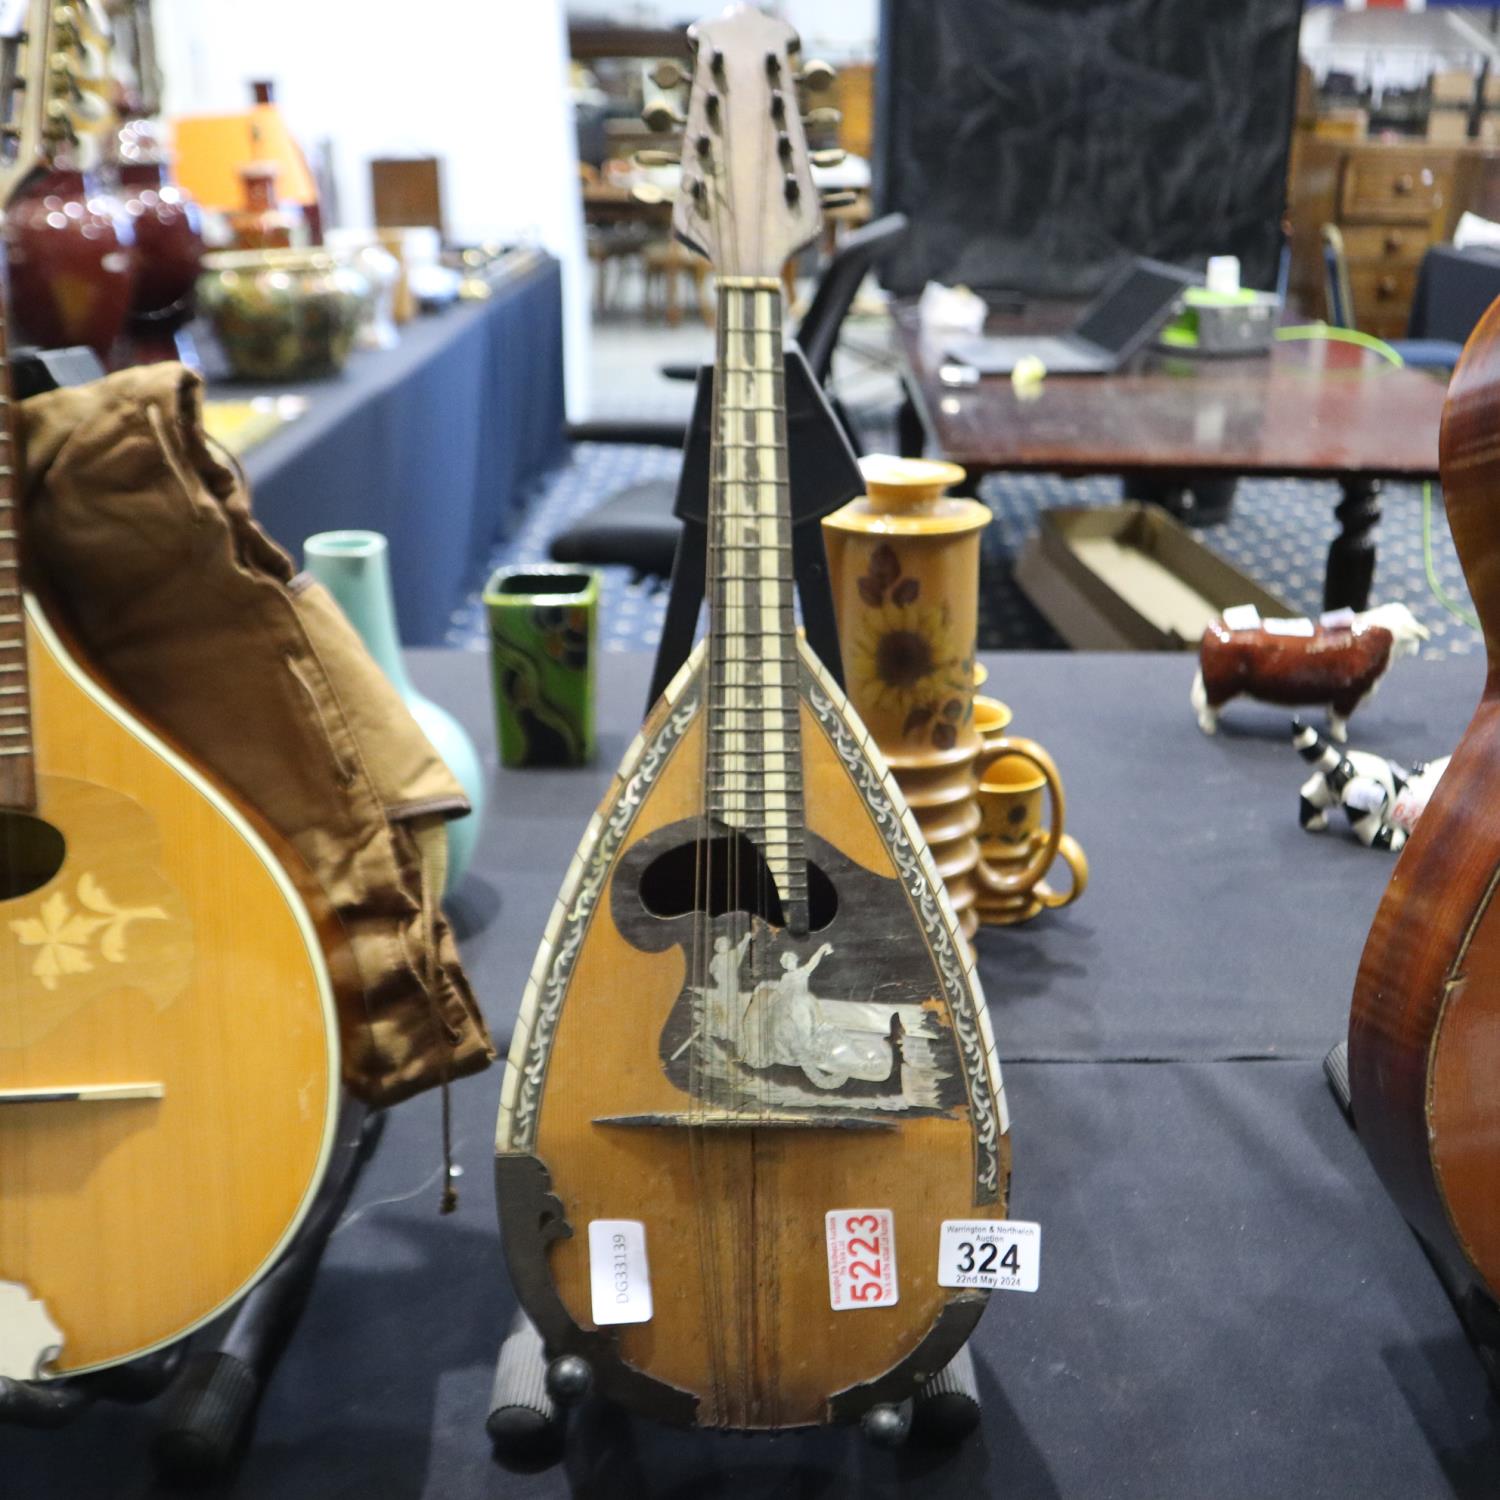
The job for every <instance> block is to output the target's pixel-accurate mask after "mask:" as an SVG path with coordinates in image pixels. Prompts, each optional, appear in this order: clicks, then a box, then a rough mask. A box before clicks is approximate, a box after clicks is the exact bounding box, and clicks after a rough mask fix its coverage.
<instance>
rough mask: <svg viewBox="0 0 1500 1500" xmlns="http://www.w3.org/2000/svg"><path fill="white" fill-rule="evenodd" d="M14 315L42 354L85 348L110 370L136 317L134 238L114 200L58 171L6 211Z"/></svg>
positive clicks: (71, 172)
mask: <svg viewBox="0 0 1500 1500" xmlns="http://www.w3.org/2000/svg"><path fill="white" fill-rule="evenodd" d="M5 239H6V243H7V245H8V247H9V250H10V288H11V308H12V313H13V316H14V318H15V321H16V325H17V329H18V331H19V333H20V335H21V337H22V338H23V339H26V340H28V341H30V342H31V343H34V344H37V345H38V346H40V347H41V348H43V349H64V348H67V347H69V346H70V345H73V344H87V345H88V346H89V347H90V348H91V349H93V350H94V352H95V353H96V354H98V356H99V358H100V359H102V360H104V361H105V363H108V362H109V353H110V349H111V348H112V347H113V345H114V342H115V340H116V339H117V338H118V337H119V335H120V330H121V329H122V328H123V327H124V324H125V318H126V315H127V314H128V313H129V311H130V296H131V284H132V281H133V279H134V269H135V266H134V245H135V234H134V231H133V230H132V229H131V226H130V221H129V219H128V218H126V216H125V215H124V214H123V213H122V212H121V211H120V207H119V203H118V201H117V200H116V199H114V198H111V197H109V196H108V195H107V194H105V193H102V192H100V191H99V190H98V189H97V187H96V186H95V185H94V184H93V183H91V182H90V181H89V180H88V179H86V178H85V176H84V174H83V173H82V172H78V171H74V170H72V169H71V168H62V167H59V168H54V169H53V170H52V171H50V172H48V173H46V174H45V175H44V176H43V177H41V178H39V179H38V180H37V182H36V183H35V184H34V185H33V186H31V187H29V188H27V189H25V190H24V191H23V192H22V193H20V194H19V195H18V196H17V197H16V198H14V199H12V201H11V204H10V207H9V208H8V209H7V210H6V212H5Z"/></svg>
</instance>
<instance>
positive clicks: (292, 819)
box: [20, 364, 494, 1105]
mask: <svg viewBox="0 0 1500 1500" xmlns="http://www.w3.org/2000/svg"><path fill="white" fill-rule="evenodd" d="M20 414H21V419H22V420H21V424H20V425H21V434H22V443H23V446H24V470H23V472H24V474H25V484H24V499H25V506H26V521H25V524H26V549H27V559H28V566H29V567H30V568H31V569H32V570H33V573H34V574H35V575H36V577H37V578H38V580H39V581H40V582H41V583H42V585H43V586H44V587H45V588H46V590H47V591H48V593H49V596H50V597H52V598H53V599H54V600H55V601H57V602H58V603H59V604H60V605H61V606H62V608H63V610H64V613H65V617H66V621H67V623H68V624H69V625H70V626H71V628H72V630H73V632H74V633H75V634H76V636H77V638H78V640H79V643H80V645H81V646H82V647H83V649H84V650H85V652H86V654H87V656H88V658H89V660H90V662H91V663H92V665H93V666H95V667H96V668H97V670H98V671H100V672H101V673H102V674H103V676H104V677H105V678H106V680H108V681H109V682H111V683H112V684H114V686H115V687H116V688H117V689H118V690H119V692H120V694H121V696H122V697H123V698H124V699H125V700H126V701H127V702H128V703H129V704H131V705H132V706H133V707H134V708H136V709H137V710H138V711H139V712H140V713H141V715H142V716H143V717H144V718H146V719H147V720H148V721H150V722H151V723H153V724H155V725H157V726H159V727H160V728H161V729H162V730H163V731H164V732H165V733H166V734H168V735H170V736H171V737H172V738H173V739H175V740H176V741H177V742H178V743H179V744H180V745H181V746H182V747H183V748H184V749H185V750H187V751H188V752H189V753H190V754H191V755H193V756H194V757H195V758H196V759H198V760H199V761H201V762H202V764H203V765H204V766H206V767H207V768H209V770H210V771H211V772H212V773H213V774H214V775H216V776H217V777H218V778H219V779H220V780H221V781H222V782H224V783H225V784H226V785H227V786H228V787H229V788H230V789H231V790H232V791H234V792H236V793H238V795H239V796H240V797H241V798H242V799H243V800H244V801H245V802H247V803H248V804H249V805H250V806H251V807H252V808H254V809H255V810H256V811H258V812H259V813H260V814H261V815H262V816H263V817H264V818H265V819H266V820H267V821H268V822H269V823H270V824H271V826H272V827H273V828H275V829H276V830H277V831H279V832H280V833H281V834H282V835H283V836H284V837H285V838H286V839H287V840H288V841H289V842H290V843H291V844H292V845H293V846H294V847H295V848H296V850H297V852H298V853H299V854H300V855H301V856H302V858H303V859H304V860H305V861H306V863H307V865H308V866H309V868H310V869H311V870H312V872H313V874H314V876H315V877H316V878H317V879H318V880H319V881H320V882H321V884H322V886H323V888H324V890H325V891H326V892H327V894H328V897H329V899H330V901H331V902H332V904H333V907H334V910H335V911H336V912H337V914H338V916H339V918H340V920H341V922H342V924H343V927H344V931H345V933H346V935H347V937H348V939H349V942H350V945H351V947H352V949H353V952H354V958H355V962H356V964H357V966H358V969H359V975H360V980H361V985H362V989H363V997H362V1000H363V1003H362V1006H361V1008H359V1009H358V1010H351V1013H348V1014H344V1015H342V1016H341V1017H340V1033H341V1043H342V1052H343V1070H344V1081H345V1083H346V1084H347V1085H348V1087H349V1089H350V1090H351V1091H352V1092H353V1093H354V1094H356V1095H357V1096H358V1097H359V1098H361V1099H363V1100H365V1101H366V1102H367V1103H370V1104H373V1105H387V1104H393V1103H395V1102H396V1101H398V1100H400V1099H404V1098H407V1097H408V1096H410V1095H412V1094H415V1093H418V1092H419V1091H421V1090H422V1089H426V1088H430V1087H432V1086H434V1085H436V1084H439V1083H442V1082H444V1081H445V1080H446V1079H450V1078H456V1077H459V1076H460V1075H462V1074H466V1073H471V1072H475V1071H477V1070H478V1069H480V1068H483V1067H484V1066H486V1064H487V1063H488V1062H489V1061H490V1060H491V1059H492V1058H493V1057H494V1048H493V1046H492V1044H491V1042H490V1038H489V1035H488V1032H487V1031H486V1029H485V1025H484V1021H483V1019H482V1017H481V1016H480V1014H479V1009H478V1007H477V1005H476V1004H475V1001H474V996H473V993H472V991H471V990H470V988H469V983H468V980H467V978H466V977H465V975H464V972H463V968H462V966H461V965H460V963H459V958H458V952H457V949H456V947H455V945H454V941H453V936H452V933H451V932H450V930H449V927H448V923H447V921H446V919H445V918H444V917H443V914H442V911H441V909H440V908H439V906H438V901H437V898H438V896H439V895H440V894H441V890H442V879H443V869H444V856H445V853H446V849H445V840H444V837H443V831H442V825H443V822H444V820H445V819H447V818H449V817H453V816H456V815H457V814H459V813H461V812H464V811H467V808H468V803H467V801H466V800H465V798H464V793H463V790H462V788H461V787H460V786H459V784H458V782H457V781H455V780H454V778H453V775H452V773H451V772H450V771H449V770H448V768H447V766H446V765H444V764H443V762H442V760H441V759H440V758H439V757H438V755H437V752H436V751H434V750H433V748H432V746H431V744H430V743H429V742H428V740H427V738H426V737H425V736H424V735H423V733H422V731H421V730H420V729H419V728H418V727H417V724H416V721H415V720H414V719H413V718H412V716H411V714H410V713H409V712H408V711H407V709H406V705H405V704H404V703H403V702H402V701H401V698H400V696H399V694H397V692H396V690H395V689H394V688H393V687H392V686H391V684H390V682H389V680H388V679H387V678H386V676H385V674H384V673H383V672H382V671H381V670H380V668H379V667H378V666H377V665H376V664H375V662H374V661H373V660H371V658H370V656H369V653H368V652H367V651H366V650H365V648H364V644H363V642H362V641H361V640H360V639H359V637H358V635H357V634H356V633H355V631H354V629H353V627H352V626H351V625H350V624H349V623H348V621H347V620H346V619H345V618H344V616H343V614H342V612H341V611H340V610H339V608H338V606H337V604H335V603H334V601H333V599H332V597H331V596H330V595H329V594H328V593H327V591H326V590H324V589H323V588H322V587H321V585H319V584H317V583H316V582H314V581H313V580H312V579H310V578H308V577H306V576H301V577H294V576H293V572H294V570H293V567H292V563H291V559H290V558H289V557H288V556H287V555H286V553H285V552H283V551H282V550H281V548H279V547H278V546H277V545H276V544H275V543H274V542H272V541H271V540H270V538H268V537H267V536H266V534H265V533H264V532H263V531H262V530H261V529H260V528H259V527H258V526H257V525H256V524H255V522H254V520H253V519H252V518H251V514H250V497H249V494H248V492H247V490H246V488H245V485H244V483H243V482H242V480H241V478H240V476H239V475H238V474H236V472H235V471H234V470H233V469H231V468H229V467H227V466H226V465H225V464H223V463H221V462H220V461H219V460H218V459H217V458H216V457H215V456H214V454H213V453H212V452H211V451H210V449H209V447H208V444H207V441H206V439H205V434H204V430H203V419H202V382H201V380H200V379H199V377H198V376H196V375H194V374H192V373H191V372H190V371H188V370H185V369H184V368H183V367H181V366H180V365H172V364H163V365H151V366H147V367H144V368H141V369H133V370H123V371H121V372H119V373H118V374H115V375H111V376H109V377H107V378H106V379H104V380H101V381H96V382H94V383H92V384H90V385H85V386H76V387H72V388H69V389H64V390H58V391H52V392H49V393H47V394H46V395H42V396H36V397H33V398H32V399H31V400H29V401H27V402H25V403H23V405H22V407H21V409H20Z"/></svg>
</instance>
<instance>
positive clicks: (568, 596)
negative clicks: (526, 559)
mask: <svg viewBox="0 0 1500 1500" xmlns="http://www.w3.org/2000/svg"><path fill="white" fill-rule="evenodd" d="M484 607H485V609H486V610H487V611H488V613H489V618H490V671H491V673H492V676H493V681H494V688H495V719H496V727H497V730H498V735H499V740H500V759H501V761H502V763H503V764H505V765H507V766H582V765H587V764H588V762H589V761H591V760H592V759H593V757H594V658H595V655H596V654H597V652H596V649H595V639H596V635H597V621H598V617H599V575H598V574H597V573H593V572H590V571H589V570H588V569H586V568H565V567H551V566H547V565H541V566H537V567H529V568H501V569H499V570H498V571H497V572H496V573H495V574H494V575H493V576H492V577H491V578H490V581H489V582H488V583H487V584H486V585H485V587H484Z"/></svg>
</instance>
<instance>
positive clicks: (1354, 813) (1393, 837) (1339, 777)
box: [1292, 719, 1450, 850]
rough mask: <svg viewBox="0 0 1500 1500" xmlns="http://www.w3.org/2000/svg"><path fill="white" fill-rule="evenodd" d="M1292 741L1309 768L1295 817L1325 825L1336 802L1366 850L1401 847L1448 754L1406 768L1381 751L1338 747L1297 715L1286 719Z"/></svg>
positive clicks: (1316, 828) (1315, 827) (1308, 825)
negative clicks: (1308, 774) (1373, 752)
mask: <svg viewBox="0 0 1500 1500" xmlns="http://www.w3.org/2000/svg"><path fill="white" fill-rule="evenodd" d="M1292 744H1293V745H1295V746H1296V749H1297V753H1298V754H1299V755H1300V756H1301V757H1302V759H1303V760H1305V761H1306V762H1307V763H1308V764H1309V765H1310V766H1312V768H1313V774H1312V775H1311V776H1310V777H1309V778H1308V779H1307V781H1305V782H1304V783H1303V785H1302V797H1301V804H1300V807H1299V810H1298V821H1299V822H1300V823H1301V824H1302V826H1303V827H1304V828H1305V829H1307V831H1308V832H1309V833H1319V832H1321V831H1322V830H1323V829H1325V828H1327V827H1328V814H1329V812H1330V811H1331V810H1332V809H1333V808H1335V807H1342V808H1343V810H1344V816H1345V817H1346V818H1348V820H1349V826H1350V828H1351V829H1353V830H1354V835H1355V837H1356V838H1358V839H1359V841H1360V842H1361V843H1362V844H1365V845H1367V846H1368V847H1369V848H1371V849H1391V850H1396V849H1399V848H1401V846H1402V845H1403V844H1404V843H1405V842H1406V839H1407V835H1408V834H1410V832H1411V830H1412V828H1413V827H1414V826H1415V824H1416V821H1417V819H1418V818H1419V817H1420V816H1421V814H1422V809H1423V808H1424V807H1426V806H1427V799H1428V798H1429V797H1430V796H1431V795H1432V789H1433V787H1434V786H1436V785H1437V781H1438V778H1439V777H1440V776H1441V775H1442V774H1443V772H1444V771H1446V770H1447V769H1448V761H1449V759H1450V757H1449V756H1446V755H1445V756H1443V757H1442V758H1441V759H1440V760H1434V761H1429V762H1425V763H1420V764H1418V765H1415V766H1413V767H1412V768H1411V769H1410V770H1406V769H1405V768H1404V767H1402V766H1399V765H1397V763H1396V762H1395V761H1393V760H1386V759H1385V758H1384V757H1383V756H1379V755H1370V754H1367V753H1366V752H1365V751H1363V750H1341V749H1340V748H1339V747H1338V746H1337V745H1335V744H1334V743H1333V742H1332V741H1331V740H1329V739H1328V738H1327V737H1326V736H1324V735H1321V734H1319V733H1318V731H1317V730H1316V729H1313V728H1312V727H1311V726H1310V725H1307V724H1304V723H1303V722H1302V721H1301V720H1300V719H1293V720H1292Z"/></svg>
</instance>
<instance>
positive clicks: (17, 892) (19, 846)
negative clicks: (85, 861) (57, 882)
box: [0, 812, 68, 901]
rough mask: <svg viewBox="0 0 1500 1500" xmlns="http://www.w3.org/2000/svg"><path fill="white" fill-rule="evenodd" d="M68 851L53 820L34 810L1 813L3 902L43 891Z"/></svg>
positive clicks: (0, 892) (0, 884)
mask: <svg viewBox="0 0 1500 1500" xmlns="http://www.w3.org/2000/svg"><path fill="white" fill-rule="evenodd" d="M67 854H68V846H67V843H66V841H65V840H64V838H63V836H62V834H60V833H59V832H58V831H57V829H55V828H54V827H53V826H52V825H51V824H50V823H48V822H45V821H44V820H43V819H41V818H36V817H33V816H32V815H31V814H30V813H20V812H0V901H14V900H16V899H17V897H20V896H29V895H30V894H31V893H32V892H33V891H39V890H41V888H42V887H43V886H44V885H46V883H47V882H48V881H49V880H51V879H52V877H53V876H54V875H56V874H57V872H58V871H59V870H60V869H62V867H63V860H64V859H66V858H67Z"/></svg>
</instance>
